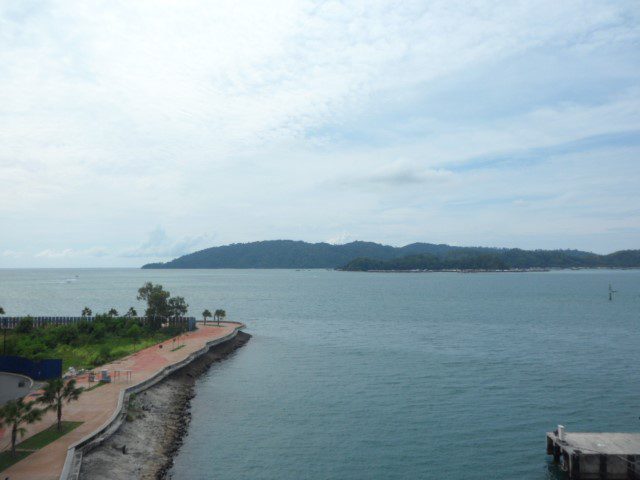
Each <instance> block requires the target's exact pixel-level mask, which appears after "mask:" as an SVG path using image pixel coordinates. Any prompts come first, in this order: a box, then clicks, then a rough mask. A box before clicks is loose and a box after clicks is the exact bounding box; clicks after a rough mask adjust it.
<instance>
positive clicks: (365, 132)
mask: <svg viewBox="0 0 640 480" xmlns="http://www.w3.org/2000/svg"><path fill="white" fill-rule="evenodd" d="M638 25H640V13H639V11H638V9H637V5H636V3H635V2H633V1H626V0H621V1H607V0H604V1H603V0H566V1H563V2H557V1H551V0H543V1H539V2H525V1H513V2H496V1H490V0H471V1H463V0H432V1H429V2H424V1H421V0H407V1H405V2H390V1H384V0H373V1H372V2H368V3H367V4H366V5H365V4H363V3H358V2H316V1H307V0H302V1H296V0H274V1H272V2H260V1H257V0H255V1H247V2H243V3H242V4H238V2H234V1H232V0H221V1H219V2H215V4H214V5H212V4H211V3H210V2H205V1H204V0H187V1H184V2H180V3H176V2H157V1H152V0H141V1H137V2H122V1H113V2H106V3H90V2H68V1H61V0H45V1H42V2H28V1H25V2H4V3H2V4H0V104H2V109H1V110H2V111H1V112H0V178H1V179H2V188H1V189H0V215H1V216H2V218H3V224H4V225H11V228H9V229H7V231H6V232H3V238H2V248H3V249H4V250H5V251H14V252H22V253H23V255H22V257H21V258H20V259H17V258H16V257H15V256H12V255H4V254H3V255H2V259H3V265H4V264H10V265H23V264H24V262H27V259H29V261H31V260H33V262H32V263H33V264H34V265H39V264H41V265H53V264H55V265H62V264H66V263H65V262H69V263H70V264H71V263H73V262H76V263H74V265H75V264H77V265H81V264H82V265H85V264H86V265H94V264H100V265H108V266H111V265H129V266H136V265H138V264H139V263H142V262H143V261H145V259H147V258H148V259H158V258H170V257H173V256H177V255H179V254H182V253H186V252H187V251H191V250H193V249H198V248H202V247H206V246H210V244H211V242H212V238H211V237H210V236H207V235H202V232H203V231H208V230H209V229H210V226H211V224H212V222H214V221H215V225H216V231H217V234H216V237H215V240H216V243H218V244H220V243H230V242H235V241H250V240H258V239H263V238H284V237H294V238H304V239H308V240H313V241H318V240H323V239H326V238H334V237H336V232H357V233H358V237H359V238H363V239H368V238H371V239H377V240H379V241H384V242H388V243H392V242H396V243H410V242H412V241H415V240H437V241H445V242H446V241H452V242H454V241H457V242H458V243H463V241H464V240H465V238H466V237H465V235H467V234H466V233H465V229H466V230H467V231H474V232H478V234H477V237H475V238H473V239H472V240H473V243H480V242H482V241H485V240H486V241H487V242H492V243H493V244H497V243H500V242H501V241H502V242H505V243H508V242H512V241H516V240H518V241H520V239H521V238H522V237H521V236H518V232H521V231H526V230H527V229H533V228H536V229H537V232H538V233H537V234H539V236H538V237H536V238H537V239H539V241H540V242H541V243H544V242H546V241H547V240H546V239H548V241H549V242H556V241H557V242H562V238H565V239H570V240H571V241H575V236H573V235H569V232H567V231H566V230H565V231H564V233H563V234H562V235H564V237H562V238H561V237H560V236H559V234H558V233H557V232H558V228H557V225H560V226H562V225H566V226H572V227H575V229H576V231H579V232H581V234H584V235H585V240H584V241H585V242H586V243H587V244H588V242H589V240H588V238H587V237H588V235H589V234H590V233H591V232H600V231H602V232H604V231H605V229H606V228H609V229H612V228H616V227H620V226H621V225H612V224H607V225H605V224H603V223H598V221H596V220H594V217H593V215H594V213H593V212H594V211H595V212H597V213H598V215H601V216H605V214H606V213H609V218H616V219H617V220H616V222H619V223H620V224H622V223H625V222H626V224H628V225H631V226H635V225H636V224H637V222H638V218H637V214H635V213H633V212H631V211H630V210H629V209H627V208H625V205H626V204H628V203H638V202H639V201H640V198H638V194H636V193H634V191H633V190H632V189H631V188H630V187H629V185H628V183H629V182H630V183H634V181H635V183H636V184H637V183H638V180H640V179H639V173H638V170H637V166H635V164H634V163H633V162H635V161H636V159H637V158H638V154H640V151H639V146H638V142H637V137H638V132H639V131H640V114H639V113H638V112H640V80H638V79H639V78H640V62H639V61H638V60H639V58H640V57H639V54H638V49H637V44H638V42H639V41H640V28H639V27H638ZM589 139H597V140H595V141H593V142H592V141H591V140H589ZM633 139H636V141H635V143H634V141H633ZM576 152H580V157H579V158H578V157H575V156H573V155H572V154H573V153H576ZM603 164H606V165H607V166H608V171H607V172H603V169H602V167H601V165H603ZM551 165H552V166H553V169H552V168H551ZM556 176H560V177H562V178H564V179H565V180H564V181H562V182H557V181H554V179H555V178H556ZM481 182H484V183H481ZM489 186H490V188H489ZM554 189H555V191H553V190H554ZM594 192H597V195H595V194H594ZM619 192H624V193H625V195H626V197H627V198H626V199H625V198H622V196H621V195H620V194H619ZM594 197H598V199H599V204H598V206H597V207H596V208H595V209H594V207H593V205H592V199H593V198H594ZM518 198H522V199H525V200H527V201H528V202H530V203H529V204H528V205H527V206H526V207H525V206H524V205H519V207H520V208H519V212H520V215H519V216H518V215H514V214H513V212H512V209H513V208H515V207H516V206H518V205H517V203H514V199H518ZM529 199H536V200H529ZM554 202H556V203H554ZM562 202H564V203H562ZM559 204H560V207H559V206H558V205H559ZM481 205H485V208H487V206H488V205H491V207H490V208H488V209H487V210H486V211H479V210H478V209H479V208H480V206H481ZM537 209H540V212H543V211H544V209H547V210H546V216H545V215H543V213H540V215H539V216H536V217H535V218H534V217H528V218H525V216H524V215H522V211H527V212H530V211H537ZM620 212H624V217H621V213H620ZM418 219H419V221H418ZM453 219H455V221H453ZM549 219H554V220H553V222H551V221H550V220H549ZM611 221H612V222H613V220H611ZM535 222H537V223H535ZM158 224H161V225H163V227H164V228H166V229H167V231H168V232H171V235H168V234H167V233H166V232H165V231H164V230H162V231H154V232H153V233H152V234H151V236H150V237H149V239H148V240H144V241H141V240H139V239H146V237H147V235H148V233H149V232H150V231H152V229H153V228H154V226H155V225H158ZM61 225H64V228H61ZM421 225H423V226H421ZM424 225H429V228H428V229H427V228H426V227H424ZM462 226H464V228H463V227H462ZM545 229H546V230H545ZM43 231H46V232H47V236H46V238H44V236H43V235H42V234H41V232H43ZM514 232H516V233H514ZM545 232H546V233H545ZM545 235H546V237H545ZM602 238H603V239H602V240H598V242H602V243H604V242H605V240H604V238H605V237H602ZM607 238H608V241H610V242H611V243H612V244H613V243H615V244H616V245H620V246H623V245H624V246H629V245H633V244H634V242H636V240H637V236H635V234H633V233H629V234H628V235H620V236H619V237H617V238H616V237H615V236H613V235H611V236H610V237H607ZM91 245H100V246H102V247H100V248H101V249H100V248H98V247H96V248H97V249H96V250H94V251H91V248H92V247H91ZM132 245H134V246H132ZM594 245H595V244H594ZM583 246H584V245H583ZM586 246H587V247H588V245H586ZM14 260H15V261H14ZM98 260H99V261H98ZM21 262H23V263H21Z"/></svg>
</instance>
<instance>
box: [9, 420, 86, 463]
mask: <svg viewBox="0 0 640 480" xmlns="http://www.w3.org/2000/svg"><path fill="white" fill-rule="evenodd" d="M80 425H82V422H62V429H61V430H60V431H58V430H57V429H56V426H55V425H52V426H50V427H49V428H47V429H46V430H43V431H42V432H40V433H36V434H35V435H33V436H32V437H29V438H27V439H26V440H25V441H24V442H21V443H19V444H17V445H16V456H15V457H14V456H13V455H11V452H10V451H6V452H0V472H1V471H3V470H5V469H7V468H9V467H10V466H11V465H13V464H14V463H17V462H19V461H20V460H22V459H23V458H24V457H26V456H28V455H31V454H32V453H33V452H35V451H36V450H39V449H41V448H42V447H46V446H47V445H49V444H50V443H51V442H53V441H55V440H57V439H58V438H60V437H62V436H63V435H66V434H67V433H69V432H70V431H71V430H74V429H75V428H77V427H79V426H80Z"/></svg>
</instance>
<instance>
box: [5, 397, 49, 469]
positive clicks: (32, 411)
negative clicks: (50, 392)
mask: <svg viewBox="0 0 640 480" xmlns="http://www.w3.org/2000/svg"><path fill="white" fill-rule="evenodd" d="M35 403H36V402H34V401H31V402H25V401H24V399H23V398H19V399H17V400H10V401H8V402H7V403H5V404H4V405H3V406H2V407H0V427H4V426H7V427H10V428H11V455H13V456H14V457H15V455H16V440H17V439H18V435H20V436H21V437H22V436H24V434H25V433H26V432H27V430H26V428H24V427H22V426H21V425H23V424H27V425H28V424H31V423H34V422H37V421H38V420H40V419H41V418H42V415H43V414H44V412H45V411H44V410H41V409H39V408H34V407H33V405H34V404H35Z"/></svg>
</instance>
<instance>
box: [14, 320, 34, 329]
mask: <svg viewBox="0 0 640 480" xmlns="http://www.w3.org/2000/svg"><path fill="white" fill-rule="evenodd" d="M32 331H33V318H31V317H24V318H21V319H20V322H19V323H18V326H17V327H16V332H18V333H31V332H32Z"/></svg>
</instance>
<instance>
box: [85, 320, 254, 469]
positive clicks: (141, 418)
mask: <svg viewBox="0 0 640 480" xmlns="http://www.w3.org/2000/svg"><path fill="white" fill-rule="evenodd" d="M250 338H251V335H249V334H248V333H244V332H238V334H237V335H236V336H235V337H234V338H233V339H231V340H229V341H228V342H225V343H223V344H220V345H216V346H214V347H212V348H211V349H210V350H209V351H208V352H207V353H205V354H204V355H202V356H201V357H199V358H197V359H196V360H194V361H193V362H191V363H189V364H188V365H186V366H185V367H184V368H182V369H180V370H178V371H176V372H173V373H172V374H171V375H169V376H168V377H167V378H165V379H164V380H162V381H161V382H159V383H157V384H156V385H154V386H152V387H151V388H149V389H147V390H145V391H143V392H141V393H139V394H138V395H136V396H133V395H132V397H131V398H130V400H129V405H128V407H127V421H125V422H124V423H123V424H122V426H121V427H120V428H119V429H118V431H117V432H116V433H115V434H114V435H112V436H111V437H110V438H109V439H108V440H106V441H105V442H104V443H103V444H102V445H100V446H99V447H97V448H95V449H93V450H91V451H90V452H87V453H85V455H84V457H83V460H82V466H81V469H80V476H79V479H80V480H119V479H122V480H128V479H145V480H151V479H158V480H160V479H166V478H167V474H168V472H169V470H170V469H171V467H172V466H173V458H174V456H175V454H176V453H177V451H178V450H179V449H180V446H181V445H182V440H183V438H184V435H185V433H186V432H187V429H188V427H189V422H190V420H191V412H190V406H191V399H192V398H193V396H194V395H195V393H194V386H195V381H196V379H197V378H198V377H199V376H200V375H202V374H203V373H204V372H206V371H207V370H208V369H209V367H210V366H211V364H213V363H214V362H218V361H221V360H223V359H225V358H226V357H228V356H229V355H230V354H232V353H233V352H234V351H235V350H236V349H238V348H240V347H242V346H243V345H244V344H246V343H247V342H248V341H249V339H250Z"/></svg>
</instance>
